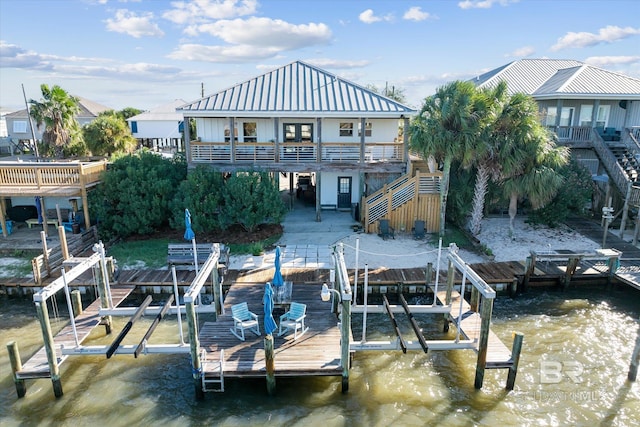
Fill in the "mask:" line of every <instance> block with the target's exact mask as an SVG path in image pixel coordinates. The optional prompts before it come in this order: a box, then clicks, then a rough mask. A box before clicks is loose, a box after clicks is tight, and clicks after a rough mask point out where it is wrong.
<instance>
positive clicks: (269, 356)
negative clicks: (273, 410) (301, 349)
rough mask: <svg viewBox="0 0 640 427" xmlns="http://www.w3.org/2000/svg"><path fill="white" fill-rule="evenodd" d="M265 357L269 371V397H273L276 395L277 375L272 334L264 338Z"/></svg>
mask: <svg viewBox="0 0 640 427" xmlns="http://www.w3.org/2000/svg"><path fill="white" fill-rule="evenodd" d="M264 355H265V364H266V370H267V394H268V395H269V396H273V395H274V394H276V374H275V360H274V351H273V335H271V334H269V335H267V336H266V337H264Z"/></svg>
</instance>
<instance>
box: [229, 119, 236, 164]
mask: <svg viewBox="0 0 640 427" xmlns="http://www.w3.org/2000/svg"><path fill="white" fill-rule="evenodd" d="M234 121H235V120H234V118H233V117H229V149H230V150H231V152H230V153H229V154H230V156H231V163H235V162H236V143H235V140H236V132H235V130H236V129H235V126H234V124H235V123H234Z"/></svg>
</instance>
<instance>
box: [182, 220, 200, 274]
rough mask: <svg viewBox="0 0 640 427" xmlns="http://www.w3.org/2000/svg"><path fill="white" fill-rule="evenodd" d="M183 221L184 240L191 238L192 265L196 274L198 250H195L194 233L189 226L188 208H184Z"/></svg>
mask: <svg viewBox="0 0 640 427" xmlns="http://www.w3.org/2000/svg"><path fill="white" fill-rule="evenodd" d="M184 223H185V226H186V230H185V231H184V238H185V240H191V243H192V244H193V265H194V267H195V269H196V275H197V274H198V251H197V250H196V233H194V232H193V229H192V228H191V213H190V212H189V209H185V210H184Z"/></svg>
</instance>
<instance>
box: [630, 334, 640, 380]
mask: <svg viewBox="0 0 640 427" xmlns="http://www.w3.org/2000/svg"><path fill="white" fill-rule="evenodd" d="M639 364H640V328H639V329H638V336H637V337H636V346H635V348H634V349H633V354H632V355H631V364H630V365H629V374H628V375H627V378H629V381H635V380H636V377H637V376H638V365H639Z"/></svg>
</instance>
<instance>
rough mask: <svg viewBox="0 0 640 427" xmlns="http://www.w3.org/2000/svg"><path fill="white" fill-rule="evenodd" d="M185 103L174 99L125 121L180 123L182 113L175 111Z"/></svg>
mask: <svg viewBox="0 0 640 427" xmlns="http://www.w3.org/2000/svg"><path fill="white" fill-rule="evenodd" d="M185 103H186V101H185V100H183V99H176V100H175V101H171V102H169V103H167V104H162V105H160V106H158V107H155V108H152V109H151V110H149V111H145V112H143V113H140V114H137V115H135V116H133V117H129V118H128V119H127V121H128V122H138V121H140V122H142V121H182V111H176V108H178V107H180V106H182V105H184V104H185Z"/></svg>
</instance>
